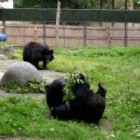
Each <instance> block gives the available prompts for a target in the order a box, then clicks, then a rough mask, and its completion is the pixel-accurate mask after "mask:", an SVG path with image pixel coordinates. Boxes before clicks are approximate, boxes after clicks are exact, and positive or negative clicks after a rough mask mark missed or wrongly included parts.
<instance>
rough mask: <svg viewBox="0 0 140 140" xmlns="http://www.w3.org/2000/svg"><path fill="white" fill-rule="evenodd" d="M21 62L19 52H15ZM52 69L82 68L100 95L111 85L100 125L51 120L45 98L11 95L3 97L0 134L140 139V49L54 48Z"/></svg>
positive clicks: (70, 139) (78, 139) (79, 139)
mask: <svg viewBox="0 0 140 140" xmlns="http://www.w3.org/2000/svg"><path fill="white" fill-rule="evenodd" d="M15 52H16V53H17V52H18V55H17V56H19V57H17V58H18V59H21V52H22V51H21V49H16V50H15ZM54 55H55V59H54V60H53V61H52V62H51V63H50V64H49V65H48V67H49V68H50V69H53V70H56V71H60V72H72V71H73V70H76V69H79V70H82V71H84V72H85V73H87V74H88V76H89V77H90V81H91V82H90V83H91V88H92V89H93V90H94V91H96V90H97V84H98V82H99V81H101V82H103V83H104V84H105V85H106V87H107V96H106V101H107V107H106V110H105V112H104V115H103V117H102V119H101V122H100V125H99V126H97V125H94V124H86V123H83V122H76V121H59V120H55V119H53V118H51V116H50V115H49V110H48V107H47V106H46V103H45V98H44V99H41V98H40V99H32V98H27V97H22V95H19V96H12V97H9V98H5V99H0V135H1V136H10V137H11V136H14V137H16V136H21V137H31V138H36V137H37V138H38V139H43V138H44V139H47V140H54V139H55V140H59V139H61V140H63V139H64V140H75V139H76V140H93V139H94V140H100V139H102V140H103V139H105V140H106V139H107V140H108V139H109V140H110V139H111V140H112V139H113V140H119V139H121V140H130V139H132V138H133V139H134V140H135V139H139V138H140V95H139V91H140V47H127V48H123V47H113V48H112V49H110V50H109V49H106V48H92V47H88V48H85V47H74V48H59V49H55V54H54Z"/></svg>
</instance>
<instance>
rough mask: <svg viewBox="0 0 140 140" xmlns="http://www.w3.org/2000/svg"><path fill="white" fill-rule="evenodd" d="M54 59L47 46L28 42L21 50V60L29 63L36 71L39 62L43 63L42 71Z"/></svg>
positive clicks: (51, 51)
mask: <svg viewBox="0 0 140 140" xmlns="http://www.w3.org/2000/svg"><path fill="white" fill-rule="evenodd" d="M53 59H54V56H53V50H50V49H49V47H48V46H47V45H42V44H39V43H37V42H29V43H27V44H26V45H25V46H24V49H23V60H24V61H27V62H30V63H31V64H33V65H34V66H35V67H36V68H37V69H41V68H40V67H39V61H43V69H46V68H47V64H48V63H49V62H50V61H52V60H53Z"/></svg>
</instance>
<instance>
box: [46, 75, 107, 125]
mask: <svg viewBox="0 0 140 140" xmlns="http://www.w3.org/2000/svg"><path fill="white" fill-rule="evenodd" d="M80 76H81V79H82V80H83V81H84V82H82V83H75V84H74V85H73V87H72V90H73V94H74V95H75V98H74V99H72V100H69V101H67V102H63V94H64V93H63V88H64V86H65V84H66V81H65V84H63V80H59V79H57V80H55V81H54V82H53V83H52V84H51V86H50V87H47V86H46V87H47V88H46V98H47V97H48V96H49V98H48V99H47V104H48V106H49V107H50V104H51V102H52V101H51V99H52V98H53V102H57V101H58V98H60V97H59V96H61V99H60V100H59V103H58V102H57V103H56V104H53V105H52V106H51V108H50V110H51V114H52V116H53V117H54V118H57V119H60V120H70V119H73V120H78V121H85V122H87V123H92V122H93V123H96V124H98V123H99V120H100V119H101V117H102V115H103V112H104V110H105V106H106V102H105V95H106V88H105V87H104V85H103V84H101V83H99V84H98V91H97V92H96V93H94V92H93V91H92V90H91V89H90V85H89V83H88V82H86V81H85V78H84V76H83V75H82V74H81V75H80ZM61 81H62V82H61ZM56 83H57V84H56ZM58 83H59V84H58ZM62 85H63V86H62ZM53 87H57V88H53ZM57 93H58V95H57V96H56V94H57ZM54 95H55V97H54ZM58 104H59V105H58Z"/></svg>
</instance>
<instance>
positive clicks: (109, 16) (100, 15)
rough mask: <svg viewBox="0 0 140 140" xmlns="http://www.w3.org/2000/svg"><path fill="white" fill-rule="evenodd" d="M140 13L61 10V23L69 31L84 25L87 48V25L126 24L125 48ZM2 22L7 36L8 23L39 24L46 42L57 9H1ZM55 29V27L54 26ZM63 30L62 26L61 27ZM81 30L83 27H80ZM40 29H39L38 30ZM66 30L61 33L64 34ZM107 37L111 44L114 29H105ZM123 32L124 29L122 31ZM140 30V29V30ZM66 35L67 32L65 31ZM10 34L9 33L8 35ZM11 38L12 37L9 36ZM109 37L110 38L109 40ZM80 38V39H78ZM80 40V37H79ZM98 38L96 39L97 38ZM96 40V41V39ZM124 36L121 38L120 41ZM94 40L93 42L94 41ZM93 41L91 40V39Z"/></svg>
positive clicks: (84, 40) (135, 11)
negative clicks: (48, 29)
mask: <svg viewBox="0 0 140 140" xmlns="http://www.w3.org/2000/svg"><path fill="white" fill-rule="evenodd" d="M139 15H140V11H139V10H134V11H130V10H93V9H61V16H60V17H61V19H60V23H63V24H64V26H63V28H64V29H67V27H66V25H67V24H69V23H71V24H73V23H76V24H78V25H82V26H83V28H82V34H83V35H82V37H83V38H82V40H83V41H82V45H84V46H87V45H88V40H87V39H88V32H89V29H90V27H89V26H88V25H87V23H89V22H93V23H95V22H100V23H101V22H107V23H108V22H112V23H122V24H124V28H123V38H124V46H127V45H128V39H129V37H128V30H129V29H128V23H140V18H139ZM0 20H1V21H2V26H4V27H5V28H4V29H2V32H3V33H5V32H6V34H7V29H6V28H9V27H8V25H6V22H8V21H24V22H27V21H28V22H32V23H35V22H39V23H40V24H41V25H42V27H40V26H38V27H40V28H43V29H42V36H41V35H40V37H42V38H43V40H44V42H46V39H47V35H46V33H47V29H46V25H47V24H48V23H53V24H54V23H55V20H56V9H54V8H49V9H22V8H20V9H0ZM53 28H55V26H53ZM61 28H62V26H61ZM80 28H81V27H80ZM38 29H39V28H38ZM64 29H63V30H62V31H60V32H63V31H64ZM105 30H107V31H106V33H107V35H106V37H105V40H106V41H107V42H108V43H109V44H110V43H111V39H112V37H111V33H112V32H113V30H112V27H111V28H110V27H106V28H105ZM121 30H122V29H121ZM138 30H139V28H138ZM64 33H65V31H64ZM8 34H9V33H8ZM65 35H66V34H64V35H61V33H60V38H62V37H64V38H66V36H65ZM9 36H12V35H10V34H9ZM107 37H108V38H107ZM139 37H140V36H138V37H137V38H138V40H139ZM54 38H55V35H54ZM77 38H78V37H77ZM79 38H80V37H79ZM95 38H96V37H95ZM95 38H94V39H95ZM121 38H122V36H121V37H120V39H121ZM94 39H93V40H94ZM90 40H91V38H90Z"/></svg>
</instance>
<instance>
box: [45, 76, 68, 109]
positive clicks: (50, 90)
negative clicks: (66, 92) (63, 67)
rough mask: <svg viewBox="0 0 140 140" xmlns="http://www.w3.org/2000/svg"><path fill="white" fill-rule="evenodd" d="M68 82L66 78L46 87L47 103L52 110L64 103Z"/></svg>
mask: <svg viewBox="0 0 140 140" xmlns="http://www.w3.org/2000/svg"><path fill="white" fill-rule="evenodd" d="M66 81H67V80H66V79H65V78H59V79H57V80H54V81H53V82H52V83H51V84H50V85H46V91H47V94H46V102H47V104H48V106H49V108H50V109H51V108H53V107H55V106H58V105H61V104H62V103H63V88H64V86H65V84H66Z"/></svg>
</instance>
